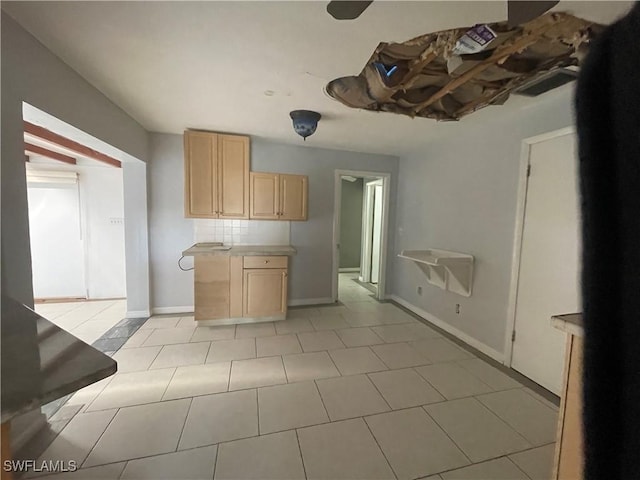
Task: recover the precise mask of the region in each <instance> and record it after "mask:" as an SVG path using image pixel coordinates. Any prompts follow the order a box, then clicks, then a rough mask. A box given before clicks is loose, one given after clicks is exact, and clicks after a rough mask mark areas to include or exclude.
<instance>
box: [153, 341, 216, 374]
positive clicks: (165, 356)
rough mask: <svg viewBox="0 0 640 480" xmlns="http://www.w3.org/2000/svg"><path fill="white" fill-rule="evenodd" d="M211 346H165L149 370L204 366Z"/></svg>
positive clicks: (184, 344)
mask: <svg viewBox="0 0 640 480" xmlns="http://www.w3.org/2000/svg"><path fill="white" fill-rule="evenodd" d="M210 345H211V344H210V343H209V342H198V343H182V344H179V345H165V346H164V347H162V350H160V353H159V354H158V356H157V357H156V359H155V360H154V361H153V363H152V364H151V367H149V368H150V369H152V370H153V369H156V368H170V367H183V366H185V365H199V364H202V363H204V361H205V359H206V358H207V353H208V352H209V346H210Z"/></svg>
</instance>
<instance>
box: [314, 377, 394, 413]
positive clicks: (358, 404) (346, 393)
mask: <svg viewBox="0 0 640 480" xmlns="http://www.w3.org/2000/svg"><path fill="white" fill-rule="evenodd" d="M316 383H317V385H318V389H319V390H320V395H321V396H322V401H323V402H324V406H325V407H326V408H327V412H328V413H329V417H330V418H331V421H336V420H344V419H345V418H354V417H362V416H364V415H372V414H374V413H381V412H386V411H389V406H388V405H387V403H386V402H385V401H384V399H383V398H382V396H380V394H379V393H378V391H377V390H376V387H375V386H374V385H373V383H371V380H369V378H368V377H367V376H366V375H354V376H351V377H337V378H329V379H325V380H317V381H316Z"/></svg>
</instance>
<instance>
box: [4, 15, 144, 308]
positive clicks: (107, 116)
mask: <svg viewBox="0 0 640 480" xmlns="http://www.w3.org/2000/svg"><path fill="white" fill-rule="evenodd" d="M23 101H25V102H27V103H29V104H31V105H33V106H35V107H37V108H39V109H41V110H43V111H45V112H47V113H49V114H51V115H53V116H55V117H57V118H59V119H60V120H63V121H64V122H67V123H69V124H71V125H73V126H74V127H77V128H79V129H81V130H83V131H85V132H87V133H89V134H91V135H93V136H95V137H96V138H99V139H100V140H103V141H105V142H107V143H109V144H111V145H113V146H114V147H116V148H119V149H120V150H122V151H123V152H126V153H128V154H129V155H132V156H134V157H136V158H139V159H140V160H143V161H146V159H147V147H148V135H147V132H146V131H145V130H144V129H143V128H142V127H141V126H140V125H139V124H138V123H137V122H136V121H134V120H133V119H132V118H131V117H129V116H128V115H127V114H126V113H125V112H124V111H123V110H121V109H120V108H119V107H117V106H116V105H115V104H113V103H112V102H111V101H110V100H109V99H108V98H107V97H105V96H104V95H103V94H102V93H101V92H99V91H98V90H97V89H95V88H94V87H93V86H91V85H90V84H89V83H88V82H87V81H86V80H84V79H83V78H82V77H81V76H80V75H78V74H77V73H76V72H75V71H73V70H72V69H71V68H69V67H68V66H67V65H66V64H65V63H63V62H62V61H61V60H60V59H59V58H58V57H56V56H55V55H53V54H52V53H51V52H50V51H49V50H47V49H46V48H45V47H44V46H43V45H42V44H41V43H39V42H38V41H37V40H36V39H35V38H34V37H33V36H31V35H30V34H29V33H27V32H26V31H25V30H24V29H23V28H22V27H20V26H19V25H18V24H17V23H16V22H15V21H14V20H13V19H12V18H11V17H9V16H8V15H7V14H6V13H5V12H4V11H3V12H2V130H1V135H2V270H3V275H2V278H3V285H2V288H3V292H5V293H7V294H9V295H11V296H12V297H14V298H16V299H17V300H19V301H21V302H23V303H26V304H27V305H31V304H32V302H33V292H32V284H31V256H30V251H29V228H28V213H27V186H26V179H25V167H24V146H23V142H24V140H23V123H22V121H23V120H22V102H23ZM125 182H126V180H125ZM143 185H144V183H143ZM136 188H137V189H138V190H140V186H139V185H137V186H136ZM145 230H146V229H145ZM132 241H133V240H132ZM133 260H138V261H139V262H143V263H144V265H146V260H145V259H133ZM143 307H144V306H140V308H143Z"/></svg>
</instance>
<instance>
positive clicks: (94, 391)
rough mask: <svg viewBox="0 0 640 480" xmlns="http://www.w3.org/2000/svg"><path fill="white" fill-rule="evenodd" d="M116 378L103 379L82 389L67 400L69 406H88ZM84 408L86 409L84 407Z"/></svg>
mask: <svg viewBox="0 0 640 480" xmlns="http://www.w3.org/2000/svg"><path fill="white" fill-rule="evenodd" d="M113 378H114V376H113V375H112V376H110V377H107V378H103V379H102V380H100V381H99V382H96V383H93V384H91V385H88V386H86V387H84V388H81V389H80V390H78V391H77V392H76V393H74V394H73V396H72V397H71V398H70V399H69V400H67V403H66V404H67V405H84V406H88V405H89V404H90V403H91V402H93V401H94V400H95V399H96V397H97V396H98V395H99V394H100V392H102V391H103V390H104V389H105V388H106V387H107V385H108V384H109V383H110V382H111V380H113ZM83 408H84V407H83Z"/></svg>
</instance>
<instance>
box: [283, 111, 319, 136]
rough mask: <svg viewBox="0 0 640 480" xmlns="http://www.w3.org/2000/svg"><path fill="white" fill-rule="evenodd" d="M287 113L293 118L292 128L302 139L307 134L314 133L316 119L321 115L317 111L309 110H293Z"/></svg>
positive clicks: (316, 123) (316, 124)
mask: <svg viewBox="0 0 640 480" xmlns="http://www.w3.org/2000/svg"><path fill="white" fill-rule="evenodd" d="M289 115H290V116H291V120H293V129H294V130H295V131H296V133H297V134H298V135H300V136H301V137H302V138H303V139H304V140H306V139H307V137H308V136H309V135H313V134H314V132H315V131H316V128H317V127H318V121H319V120H320V118H321V117H322V115H320V114H319V113H318V112H312V111H311V110H294V111H292V112H291V113H289Z"/></svg>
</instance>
